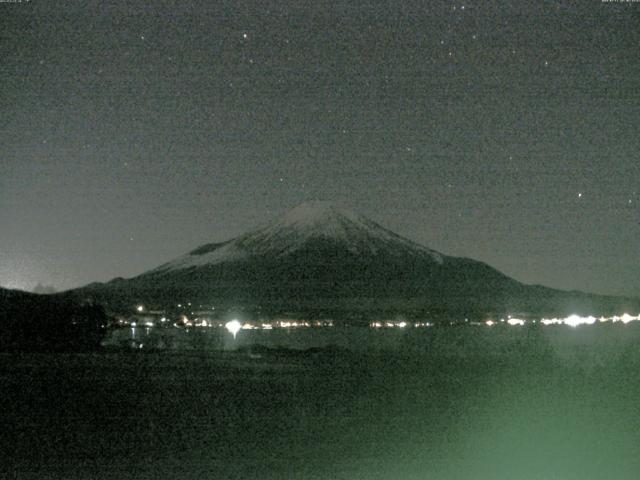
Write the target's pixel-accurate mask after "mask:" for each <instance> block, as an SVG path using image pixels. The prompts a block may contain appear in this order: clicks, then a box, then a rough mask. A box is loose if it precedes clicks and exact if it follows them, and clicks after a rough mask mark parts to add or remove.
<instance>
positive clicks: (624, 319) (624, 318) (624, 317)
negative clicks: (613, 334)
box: [620, 313, 637, 323]
mask: <svg viewBox="0 0 640 480" xmlns="http://www.w3.org/2000/svg"><path fill="white" fill-rule="evenodd" d="M634 320H637V318H636V317H632V316H631V315H629V314H628V313H623V314H622V317H620V321H621V322H622V323H629V322H632V321H634Z"/></svg>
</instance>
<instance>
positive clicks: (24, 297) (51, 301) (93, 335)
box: [0, 288, 108, 351]
mask: <svg viewBox="0 0 640 480" xmlns="http://www.w3.org/2000/svg"><path fill="white" fill-rule="evenodd" d="M107 321H108V319H107V316H106V315H105V312H104V309H103V308H102V307H100V306H97V305H92V304H81V303H79V302H77V301H74V300H73V299H70V298H67V297H65V296H62V295H40V294H36V293H28V292H23V291H20V290H9V289H5V288H0V351H24V350H28V351H77V350H83V351H86V350H95V349H98V348H99V347H100V340H101V339H102V336H103V335H104V328H105V327H106V324H107Z"/></svg>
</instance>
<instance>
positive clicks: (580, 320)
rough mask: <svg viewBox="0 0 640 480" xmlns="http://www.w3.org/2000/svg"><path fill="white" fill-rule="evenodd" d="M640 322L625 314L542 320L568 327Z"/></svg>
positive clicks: (514, 320)
mask: <svg viewBox="0 0 640 480" xmlns="http://www.w3.org/2000/svg"><path fill="white" fill-rule="evenodd" d="M639 320H640V315H638V316H636V317H634V316H633V315H629V314H628V313H625V314H623V315H621V316H617V315H614V316H613V317H600V318H596V317H594V316H591V315H590V316H588V317H581V316H579V315H569V316H568V317H565V318H543V319H541V320H540V323H541V324H543V325H568V326H570V327H577V326H578V325H593V324H595V323H596V322H613V323H616V322H622V323H624V324H627V323H629V322H634V321H639ZM505 321H506V323H508V324H509V325H512V326H521V325H524V324H525V323H527V321H526V320H522V319H520V318H512V317H509V318H508V319H507V320H505V319H504V318H502V319H500V322H502V323H504V322H505ZM484 323H485V325H487V326H489V327H492V326H493V325H496V324H497V323H498V322H496V321H493V320H487V321H486V322H484ZM532 323H537V321H536V320H533V321H532Z"/></svg>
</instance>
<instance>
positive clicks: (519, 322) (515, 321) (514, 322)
mask: <svg viewBox="0 0 640 480" xmlns="http://www.w3.org/2000/svg"><path fill="white" fill-rule="evenodd" d="M507 323H508V324H509V325H524V320H521V319H519V318H510V319H509V320H507Z"/></svg>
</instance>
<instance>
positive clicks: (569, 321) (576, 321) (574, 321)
mask: <svg viewBox="0 0 640 480" xmlns="http://www.w3.org/2000/svg"><path fill="white" fill-rule="evenodd" d="M595 322H596V318H595V317H580V316H578V315H571V316H569V317H567V318H565V319H564V324H565V325H569V326H570V327H577V326H578V325H583V324H585V325H592V324H594V323H595Z"/></svg>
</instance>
